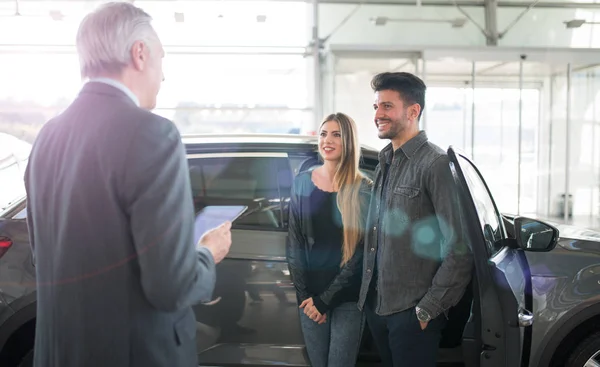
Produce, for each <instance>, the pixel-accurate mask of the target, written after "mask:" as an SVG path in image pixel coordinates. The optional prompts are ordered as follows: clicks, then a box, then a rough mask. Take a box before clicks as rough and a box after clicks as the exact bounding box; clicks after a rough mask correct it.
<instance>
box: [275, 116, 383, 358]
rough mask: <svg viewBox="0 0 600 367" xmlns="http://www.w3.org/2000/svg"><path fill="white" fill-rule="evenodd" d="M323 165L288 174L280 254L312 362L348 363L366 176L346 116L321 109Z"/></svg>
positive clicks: (354, 335)
mask: <svg viewBox="0 0 600 367" xmlns="http://www.w3.org/2000/svg"><path fill="white" fill-rule="evenodd" d="M318 145H319V146H318V147H319V155H320V156H321V158H322V160H323V165H321V166H319V167H317V168H315V169H314V170H308V171H305V172H300V173H299V174H298V175H297V176H296V178H295V179H294V184H293V189H292V195H291V201H290V213H289V236H288V244H287V249H286V253H287V261H288V266H289V269H290V274H291V277H292V281H293V282H294V286H295V287H296V294H297V298H298V303H299V305H300V306H299V307H300V311H299V312H300V321H301V326H302V333H303V335H304V341H305V344H306V349H307V352H308V357H309V359H310V362H311V365H312V366H313V367H348V366H354V364H355V363H356V358H357V354H358V348H359V344H360V340H361V336H362V331H363V328H364V323H365V318H364V315H363V314H362V312H361V311H359V310H358V307H357V305H356V302H357V301H358V293H359V290H360V281H361V273H362V258H363V248H362V244H363V235H364V228H365V222H366V220H365V219H366V215H367V207H368V204H369V199H370V192H371V190H370V186H371V181H370V180H369V179H368V178H366V177H365V176H364V175H363V174H362V173H361V172H360V170H359V161H360V146H359V143H358V137H357V129H356V124H355V123H354V121H353V120H352V119H351V118H350V117H349V116H347V115H345V114H343V113H336V114H332V115H329V116H327V118H325V120H324V122H323V123H322V124H321V126H320V128H319V143H318Z"/></svg>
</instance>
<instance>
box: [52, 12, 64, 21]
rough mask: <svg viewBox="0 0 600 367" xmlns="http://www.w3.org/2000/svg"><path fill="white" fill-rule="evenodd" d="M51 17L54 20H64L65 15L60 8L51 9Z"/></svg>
mask: <svg viewBox="0 0 600 367" xmlns="http://www.w3.org/2000/svg"><path fill="white" fill-rule="evenodd" d="M50 17H51V18H52V20H63V19H64V17H65V16H64V14H63V13H62V12H61V11H60V10H50Z"/></svg>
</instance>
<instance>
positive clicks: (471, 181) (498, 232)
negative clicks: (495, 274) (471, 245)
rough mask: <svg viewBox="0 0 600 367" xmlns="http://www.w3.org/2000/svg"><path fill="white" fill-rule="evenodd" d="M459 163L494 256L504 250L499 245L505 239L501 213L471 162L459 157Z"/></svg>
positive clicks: (490, 253) (489, 251)
mask: <svg viewBox="0 0 600 367" xmlns="http://www.w3.org/2000/svg"><path fill="white" fill-rule="evenodd" d="M458 162H459V164H460V168H461V169H462V171H463V173H464V175H465V180H466V181H467V185H468V187H469V191H470V192H471V196H472V197H473V201H474V204H475V208H476V209H477V215H478V216H479V223H480V225H481V229H482V230H483V235H484V237H485V242H486V245H487V248H488V254H489V255H490V256H492V255H493V254H495V253H496V252H498V251H499V250H500V249H501V248H502V247H501V246H499V245H498V241H499V240H501V239H502V238H503V234H504V227H502V220H501V217H500V213H499V212H498V211H497V209H496V205H495V204H494V201H493V199H492V196H491V195H490V193H489V191H488V189H487V187H486V184H485V181H484V180H483V178H482V177H481V175H480V174H479V172H478V171H477V169H476V168H475V167H474V166H473V165H472V164H471V162H469V161H468V160H466V159H465V158H463V157H461V156H459V158H458Z"/></svg>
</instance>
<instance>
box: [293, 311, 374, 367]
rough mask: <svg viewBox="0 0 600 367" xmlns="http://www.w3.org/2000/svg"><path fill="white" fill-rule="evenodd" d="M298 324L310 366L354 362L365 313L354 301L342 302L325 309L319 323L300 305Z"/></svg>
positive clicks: (340, 366) (345, 365)
mask: <svg viewBox="0 0 600 367" xmlns="http://www.w3.org/2000/svg"><path fill="white" fill-rule="evenodd" d="M300 324H301V326H302V333H303V334H304V342H305V344H306V351H307V352H308V358H309V359H310V363H311V366H312V367H352V366H354V365H356V358H357V356H358V348H359V347H360V341H361V337H362V333H363V329H364V325H365V316H364V313H363V312H361V311H360V310H359V309H358V307H357V306H356V303H355V302H347V303H343V304H341V305H339V306H338V307H336V308H334V309H333V310H330V311H329V312H327V322H326V323H324V324H321V325H319V324H317V323H316V322H314V321H313V320H311V319H310V318H308V316H306V315H305V314H304V309H300Z"/></svg>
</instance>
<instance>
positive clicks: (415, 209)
mask: <svg viewBox="0 0 600 367" xmlns="http://www.w3.org/2000/svg"><path fill="white" fill-rule="evenodd" d="M391 199H392V200H391V208H390V211H391V213H390V214H391V218H392V221H394V222H396V223H397V222H411V221H414V220H415V219H418V218H419V215H420V214H421V213H420V211H421V205H420V203H421V200H420V199H421V190H420V189H419V188H417V187H412V186H402V185H400V186H396V187H394V190H393V191H392V198H391Z"/></svg>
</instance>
